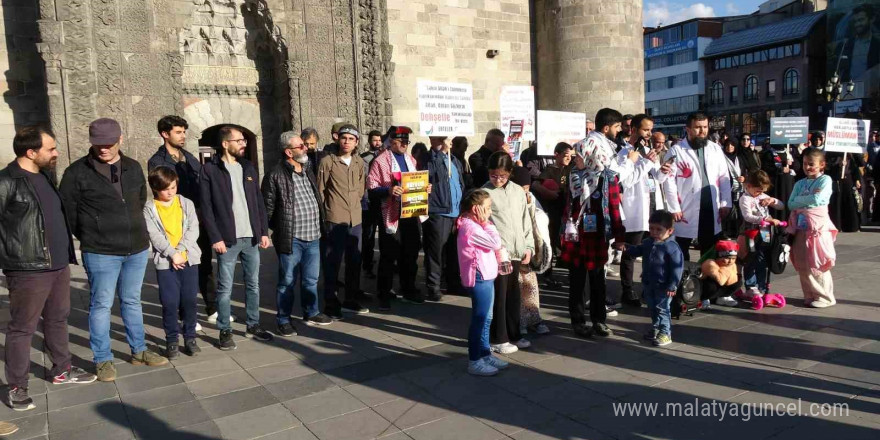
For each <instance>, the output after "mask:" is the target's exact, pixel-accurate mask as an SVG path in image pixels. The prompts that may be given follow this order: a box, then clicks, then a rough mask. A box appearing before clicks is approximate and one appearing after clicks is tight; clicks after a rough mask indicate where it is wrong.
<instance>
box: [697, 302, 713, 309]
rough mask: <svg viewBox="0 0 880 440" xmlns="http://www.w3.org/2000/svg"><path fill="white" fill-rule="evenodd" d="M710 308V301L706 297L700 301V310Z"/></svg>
mask: <svg viewBox="0 0 880 440" xmlns="http://www.w3.org/2000/svg"><path fill="white" fill-rule="evenodd" d="M711 308H712V301H709V300H708V299H704V300H703V302H701V303H700V310H709V309H711Z"/></svg>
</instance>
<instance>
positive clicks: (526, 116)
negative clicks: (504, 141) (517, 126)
mask: <svg viewBox="0 0 880 440" xmlns="http://www.w3.org/2000/svg"><path fill="white" fill-rule="evenodd" d="M500 104H501V106H500V108H501V131H503V132H504V135H505V136H510V122H511V121H514V120H520V121H522V135H521V136H520V138H521V139H522V140H523V141H525V142H529V141H533V140H535V88H534V87H532V86H504V87H502V88H501V97H500Z"/></svg>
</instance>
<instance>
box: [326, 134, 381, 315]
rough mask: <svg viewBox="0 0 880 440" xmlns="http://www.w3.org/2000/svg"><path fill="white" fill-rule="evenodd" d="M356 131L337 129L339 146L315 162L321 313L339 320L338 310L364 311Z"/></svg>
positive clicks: (361, 167) (361, 170)
mask: <svg viewBox="0 0 880 440" xmlns="http://www.w3.org/2000/svg"><path fill="white" fill-rule="evenodd" d="M359 137H360V134H359V133H358V130H357V128H355V127H354V126H353V125H349V124H347V125H343V126H342V127H340V128H339V132H338V139H339V149H338V150H336V151H335V152H333V153H331V154H328V155H327V156H325V157H324V158H323V159H321V163H319V164H318V193H319V194H320V196H321V198H322V199H323V203H324V211H325V216H324V225H323V228H324V240H325V241H324V314H325V315H327V316H329V317H330V318H332V319H334V320H340V319H342V311H343V310H344V311H346V312H350V313H356V314H364V313H369V312H370V309H368V308H366V307H364V306H362V305H360V304H359V303H358V302H357V300H356V296H357V294H358V292H359V291H360V284H361V272H360V271H361V230H362V225H361V222H362V213H361V198H363V196H364V191H365V182H366V178H367V167H366V164H365V163H364V160H363V159H361V158H360V156H358V155H357V154H354V152H355V150H356V149H357V146H358V139H359ZM343 256H344V257H345V297H344V298H345V299H344V300H342V301H340V299H339V297H338V296H337V290H338V283H337V277H338V276H339V266H340V265H341V264H342V259H343Z"/></svg>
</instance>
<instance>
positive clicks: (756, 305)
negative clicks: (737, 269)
mask: <svg viewBox="0 0 880 440" xmlns="http://www.w3.org/2000/svg"><path fill="white" fill-rule="evenodd" d="M786 226H788V223H787V222H785V221H781V222H779V225H778V226H774V225H773V224H771V223H768V222H766V221H763V222H761V225H760V227H761V229H764V228H766V231H767V236H765V237H761V240H762V241H763V242H764V243H765V246H764V250H763V252H764V261H766V263H767V295H765V296H764V299H763V300H762V301H752V298H751V297H749V296H748V295H745V294H742V293H741V294H740V295H737V299H740V300H744V301H748V302H751V303H752V308H753V309H755V310H760V309H762V308H763V307H764V305H773V306H776V307H785V297H784V296H782V295H779V294H773V293H770V279H771V277H772V275H773V274H776V275H779V274H781V273H783V272H785V268H786V266H788V259H789V254H790V252H791V246H790V245H789V244H788V243H789V237H788V234H787V233H786V232H785V227H786ZM758 234H760V232H759V230H753V231H746V233H745V235H744V236H745V237H746V239H747V240H749V242H748V243H747V245H750V244H751V242H752V241H753V240H756V239H758V236H759V235H758ZM754 258H755V256H754V253H750V254H748V255H747V256H746V258H745V260H746V261H745V262H744V263H748V262H750V260H751V259H754Z"/></svg>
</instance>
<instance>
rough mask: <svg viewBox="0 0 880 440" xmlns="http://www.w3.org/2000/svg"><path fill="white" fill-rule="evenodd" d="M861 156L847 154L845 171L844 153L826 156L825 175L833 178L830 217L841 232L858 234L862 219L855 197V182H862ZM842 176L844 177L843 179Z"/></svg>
mask: <svg viewBox="0 0 880 440" xmlns="http://www.w3.org/2000/svg"><path fill="white" fill-rule="evenodd" d="M861 159H862V158H861V156H859V155H855V154H850V153H847V163H846V170H845V171H843V172H842V171H841V170H842V169H843V153H827V154H826V155H825V163H826V166H825V174H827V175H828V176H829V177H831V180H832V182H833V183H832V185H831V190H832V191H831V203H829V204H828V215H829V216H830V217H831V222H832V223H834V226H837V229H838V230H839V231H840V232H858V231H859V229H861V222H862V217H861V213H859V207H858V204H857V203H856V197H855V187H856V184H855V182H857V181H859V180H861V178H862V176H861V172H860V171H859V167H860V166H861V165H860V164H861V162H862V160H861ZM841 175H842V177H841Z"/></svg>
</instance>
